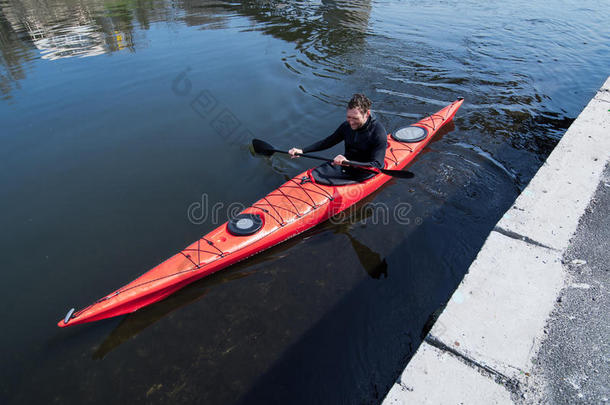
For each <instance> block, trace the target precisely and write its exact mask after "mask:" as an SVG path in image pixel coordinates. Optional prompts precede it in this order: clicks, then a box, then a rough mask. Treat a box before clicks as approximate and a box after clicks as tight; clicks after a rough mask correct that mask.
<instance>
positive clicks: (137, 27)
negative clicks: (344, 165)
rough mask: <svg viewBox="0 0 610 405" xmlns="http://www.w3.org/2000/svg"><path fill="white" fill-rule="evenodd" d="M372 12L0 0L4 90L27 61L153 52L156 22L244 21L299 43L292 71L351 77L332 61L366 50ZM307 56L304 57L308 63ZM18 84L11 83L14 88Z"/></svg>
mask: <svg viewBox="0 0 610 405" xmlns="http://www.w3.org/2000/svg"><path fill="white" fill-rule="evenodd" d="M370 11H371V2H370V0H360V1H356V2H354V1H349V2H348V1H343V0H339V1H329V0H326V1H322V2H320V3H316V2H314V3H311V2H278V1H271V0H270V1H254V2H244V3H243V4H239V3H235V2H230V1H217V0H208V1H178V2H174V1H168V0H149V1H143V0H138V1H126V0H118V1H104V0H89V1H82V2H78V3H77V4H76V5H75V4H74V2H72V1H70V0H51V1H48V2H39V1H28V0H2V1H1V2H0V13H1V14H0V38H1V41H0V47H1V48H2V59H1V62H2V64H3V65H4V67H5V68H6V69H7V74H6V75H5V74H3V76H2V83H3V84H2V92H3V94H4V96H5V97H8V96H9V95H10V88H11V86H14V85H15V84H14V82H15V81H17V80H21V79H23V78H24V77H25V76H24V74H23V71H24V69H23V66H21V65H22V63H24V62H27V61H29V60H32V59H35V58H42V59H46V60H57V59H61V58H70V57H79V58H82V57H89V56H97V55H102V54H105V53H112V52H118V51H129V52H136V50H137V49H140V48H142V47H146V46H147V40H146V31H149V30H150V29H151V25H152V24H154V23H156V22H165V23H167V24H175V25H180V24H184V25H185V26H189V27H198V28H199V29H223V28H226V27H227V26H228V25H229V24H230V21H229V20H230V19H231V17H233V16H235V15H241V16H245V17H248V18H250V19H251V21H252V22H251V23H248V24H246V26H244V27H242V29H243V30H245V31H248V30H254V31H262V32H264V33H265V34H268V35H272V36H274V37H276V38H278V39H281V40H284V41H288V42H294V43H295V44H296V49H297V50H298V54H292V55H286V56H285V57H284V62H285V66H286V68H288V69H290V70H291V71H292V72H294V73H297V74H300V73H301V70H303V69H308V70H312V74H313V75H315V76H318V77H324V78H334V79H337V78H338V77H337V75H343V74H345V73H348V72H349V70H346V68H345V66H344V64H342V63H341V62H339V61H333V59H332V56H333V55H337V54H342V53H344V52H345V51H346V50H348V49H349V50H350V51H354V50H358V49H361V48H363V46H364V38H365V37H364V34H365V32H366V30H367V27H368V21H369V17H370ZM303 56H304V57H305V58H303ZM11 82H12V83H11Z"/></svg>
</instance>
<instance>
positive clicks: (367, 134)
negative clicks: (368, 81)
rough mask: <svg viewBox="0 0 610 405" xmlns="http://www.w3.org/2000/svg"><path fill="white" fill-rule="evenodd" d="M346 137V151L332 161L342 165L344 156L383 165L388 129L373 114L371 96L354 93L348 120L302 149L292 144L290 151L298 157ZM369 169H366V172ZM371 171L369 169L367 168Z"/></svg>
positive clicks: (347, 171) (345, 169)
mask: <svg viewBox="0 0 610 405" xmlns="http://www.w3.org/2000/svg"><path fill="white" fill-rule="evenodd" d="M341 141H345V155H337V156H335V158H334V161H333V163H334V164H335V165H341V163H343V162H344V161H345V160H349V161H352V162H355V163H359V164H365V165H371V166H374V167H377V168H380V169H381V168H383V166H384V158H385V151H386V148H387V133H386V131H385V128H384V127H383V125H381V123H380V122H379V121H377V119H376V118H375V117H374V116H372V115H371V100H369V99H368V98H367V97H366V96H365V95H364V94H354V95H353V97H352V99H351V100H350V101H349V103H348V104H347V120H346V121H345V122H344V123H343V124H341V125H339V128H337V130H336V131H335V132H334V133H333V134H332V135H331V136H329V137H328V138H326V139H323V140H321V141H319V142H316V143H314V144H312V145H309V146H307V147H305V148H303V149H299V148H292V149H290V150H289V151H288V153H289V154H290V155H291V156H292V157H298V154H300V153H309V152H317V151H320V150H324V149H328V148H331V147H333V146H335V145H336V144H338V143H339V142H341ZM342 169H343V170H342V171H343V173H347V174H353V175H354V176H355V177H360V176H358V174H357V173H360V174H362V172H363V171H362V170H357V169H356V170H350V169H351V168H342ZM365 173H367V172H365ZM368 173H369V174H370V172H368Z"/></svg>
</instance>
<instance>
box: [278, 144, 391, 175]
mask: <svg viewBox="0 0 610 405" xmlns="http://www.w3.org/2000/svg"><path fill="white" fill-rule="evenodd" d="M271 151H273V152H275V153H285V154H287V155H290V153H288V152H286V151H283V150H279V149H271ZM296 156H301V157H304V158H309V159H317V160H323V161H325V162H334V160H333V159H328V158H325V157H322V156H317V155H311V154H309V153H297V154H296ZM341 164H342V165H343V166H352V167H357V168H359V169H364V170H368V171H369V172H375V173H377V170H379V169H377V170H375V169H376V168H375V167H373V166H365V165H361V164H358V163H354V162H350V161H349V160H344V161H343V163H341Z"/></svg>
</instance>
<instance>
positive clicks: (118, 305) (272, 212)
mask: <svg viewBox="0 0 610 405" xmlns="http://www.w3.org/2000/svg"><path fill="white" fill-rule="evenodd" d="M462 102H463V99H458V100H456V101H455V102H453V103H452V104H450V105H448V106H447V107H445V108H443V109H442V110H440V111H439V112H437V113H436V114H433V115H431V116H429V117H426V118H424V119H422V120H421V121H419V122H417V123H416V124H413V126H416V127H420V128H423V129H424V130H426V132H427V136H426V137H425V138H424V139H423V140H421V141H418V142H413V143H407V142H399V141H397V140H395V139H394V138H393V137H392V136H390V135H388V147H387V151H386V156H385V168H386V169H392V170H400V169H402V168H404V167H405V166H406V165H407V164H409V163H410V162H411V161H412V160H413V159H414V158H415V156H417V154H418V153H419V152H420V151H421V150H422V149H423V148H424V147H425V145H426V144H427V143H428V142H429V141H430V140H431V138H432V137H433V136H434V134H435V133H436V132H437V131H438V130H439V129H440V128H441V127H442V126H443V125H444V124H446V123H447V122H449V121H450V120H451V119H452V118H453V116H454V115H455V113H456V112H457V110H458V109H459V107H460V106H461V104H462ZM311 170H312V169H310V170H307V171H305V172H303V173H300V174H299V175H297V176H295V177H293V178H292V179H290V180H288V181H287V182H286V183H284V184H282V185H281V186H280V187H278V188H277V189H275V190H274V191H272V192H271V193H269V194H267V195H266V196H265V197H263V198H261V199H260V200H258V201H256V202H255V203H254V204H252V205H251V206H250V207H248V208H246V209H245V210H244V211H243V212H242V214H255V215H258V216H259V217H260V218H261V219H262V226H261V228H260V229H259V230H258V231H256V232H255V233H253V234H251V235H247V236H235V235H234V234H232V233H231V232H230V231H229V230H228V227H227V223H224V224H223V225H221V226H219V227H217V228H216V229H214V230H213V231H211V232H209V233H208V234H206V235H205V236H203V237H201V238H200V239H199V240H197V241H196V242H194V243H192V244H191V245H189V246H187V247H186V248H185V249H183V250H182V251H180V252H179V253H177V254H175V255H174V256H172V257H170V258H169V259H167V260H165V261H164V262H162V263H161V264H159V265H157V266H156V267H154V268H152V269H151V270H149V271H147V272H146V273H144V274H142V275H141V276H140V277H138V278H136V279H135V280H133V281H132V282H130V283H129V284H126V285H125V286H123V287H121V288H119V289H118V290H116V291H114V292H112V293H110V294H108V295H106V296H104V297H102V298H100V299H98V300H97V301H95V302H93V303H92V304H91V305H89V306H87V307H85V308H83V309H80V310H78V311H71V312H69V313H68V315H67V316H66V317H65V318H64V319H62V320H60V321H59V322H58V326H60V327H67V326H71V325H76V324H81V323H85V322H92V321H96V320H100V319H105V318H110V317H114V316H118V315H123V314H126V313H130V312H133V311H136V310H138V309H139V308H142V307H144V306H147V305H150V304H152V303H154V302H157V301H160V300H162V299H164V298H165V297H167V296H169V295H170V294H172V293H174V292H176V291H177V290H179V289H181V288H183V287H184V286H186V285H188V284H190V283H192V282H194V281H196V280H198V279H200V278H203V277H205V276H207V275H210V274H212V273H215V272H216V271H218V270H221V269H223V268H225V267H227V266H230V265H232V264H234V263H236V262H238V261H241V260H243V259H245V258H247V257H249V256H252V255H254V254H256V253H259V252H261V251H263V250H265V249H268V248H270V247H272V246H274V245H276V244H278V243H280V242H283V241H284V240H286V239H289V238H291V237H293V236H295V235H298V234H299V233H301V232H303V231H306V230H307V229H310V228H312V227H313V226H315V225H317V224H319V223H320V222H323V221H325V220H326V219H328V218H330V217H331V216H333V215H335V214H338V213H340V212H341V211H343V210H345V209H346V208H348V207H350V206H351V205H353V204H355V203H356V202H358V201H360V200H361V199H363V198H364V197H366V196H367V195H369V194H371V193H372V192H373V191H375V190H377V189H378V188H379V187H381V185H383V184H384V183H385V182H387V181H388V180H389V179H390V176H387V175H384V174H378V175H376V176H374V177H372V178H370V179H368V180H365V181H363V182H361V183H357V184H353V185H346V186H327V185H322V184H317V183H316V182H315V180H314V179H313V177H312V175H311Z"/></svg>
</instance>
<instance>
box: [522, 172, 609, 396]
mask: <svg viewBox="0 0 610 405" xmlns="http://www.w3.org/2000/svg"><path fill="white" fill-rule="evenodd" d="M609 212H610V164H609V165H607V166H606V168H605V170H604V173H603V176H602V179H601V181H600V183H599V186H598V188H597V190H596V192H595V195H594V197H593V199H592V200H591V203H590V205H589V206H588V207H587V209H586V210H585V214H584V215H583V216H582V217H581V220H580V223H579V225H578V228H577V231H576V234H575V235H574V237H573V238H572V240H571V241H570V242H571V243H570V246H569V247H568V249H567V251H566V252H565V254H564V256H563V260H562V261H563V265H564V269H565V271H566V273H567V278H566V282H565V286H564V288H563V290H562V291H561V293H560V295H559V297H558V298H557V304H556V306H555V309H554V310H553V312H552V313H551V317H550V319H549V321H548V323H547V326H546V328H545V333H546V335H547V338H546V340H545V341H544V342H543V343H542V345H541V347H540V351H539V353H538V356H537V358H536V360H535V361H534V364H536V366H535V367H536V368H535V369H534V373H533V374H537V375H539V376H540V380H541V381H539V384H540V390H539V392H538V393H537V395H536V396H537V397H538V398H537V402H541V403H551V404H605V403H608V398H610V384H609V381H610V295H609V294H608V287H609V286H610V283H609V282H610V252H609V249H610V216H609V215H608V213H609Z"/></svg>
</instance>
